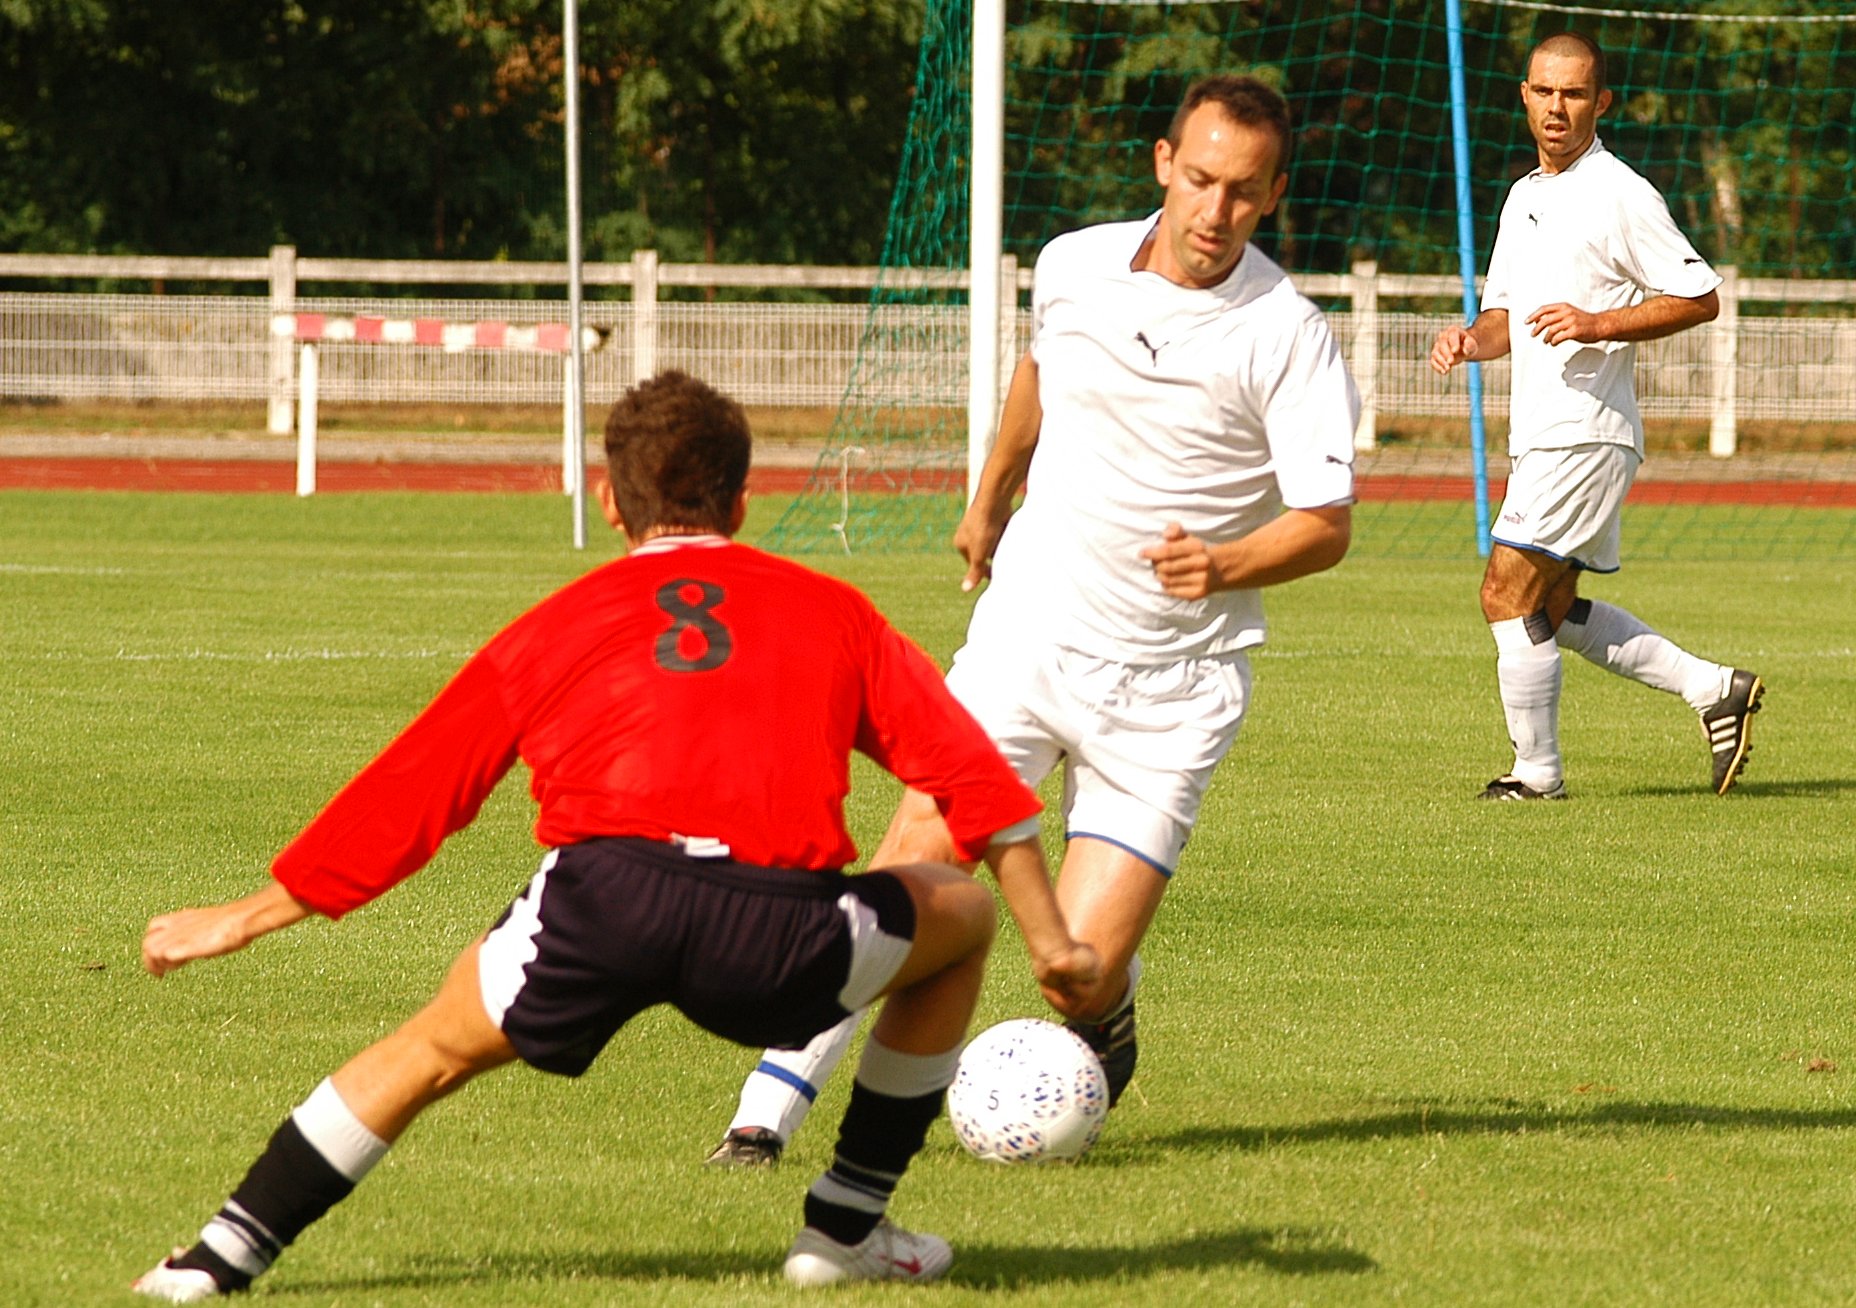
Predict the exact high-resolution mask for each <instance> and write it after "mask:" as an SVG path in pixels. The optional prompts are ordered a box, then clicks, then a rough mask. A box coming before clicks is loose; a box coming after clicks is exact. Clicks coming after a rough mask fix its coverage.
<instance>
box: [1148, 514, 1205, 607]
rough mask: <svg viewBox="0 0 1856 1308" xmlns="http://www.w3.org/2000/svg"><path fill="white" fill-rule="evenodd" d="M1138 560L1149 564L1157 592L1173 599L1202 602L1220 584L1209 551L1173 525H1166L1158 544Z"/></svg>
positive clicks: (1177, 526) (1178, 526)
mask: <svg viewBox="0 0 1856 1308" xmlns="http://www.w3.org/2000/svg"><path fill="white" fill-rule="evenodd" d="M1141 557H1142V558H1144V559H1146V560H1147V561H1148V562H1149V563H1151V564H1153V568H1154V577H1155V578H1156V579H1157V580H1158V581H1159V582H1160V589H1161V590H1164V591H1165V592H1166V593H1167V594H1169V595H1171V596H1172V597H1173V598H1174V599H1186V600H1196V599H1204V598H1205V597H1206V596H1207V595H1209V594H1211V593H1212V592H1213V591H1215V590H1218V589H1220V588H1221V587H1222V584H1223V581H1224V578H1223V576H1222V575H1221V574H1220V573H1219V571H1218V561H1217V560H1216V559H1214V558H1213V557H1212V551H1211V547H1210V546H1209V545H1207V544H1206V543H1205V542H1204V541H1202V540H1200V539H1199V538H1198V537H1197V536H1188V535H1187V534H1186V529H1185V528H1184V527H1182V526H1180V525H1179V524H1178V523H1177V522H1169V523H1167V524H1166V530H1165V531H1163V532H1161V533H1160V543H1159V544H1158V545H1149V546H1148V547H1147V548H1146V549H1144V550H1142V551H1141Z"/></svg>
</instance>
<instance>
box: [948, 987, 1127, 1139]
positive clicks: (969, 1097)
mask: <svg viewBox="0 0 1856 1308" xmlns="http://www.w3.org/2000/svg"><path fill="white" fill-rule="evenodd" d="M947 1115H948V1118H949V1120H950V1121H952V1122H953V1124H954V1134H955V1135H956V1136H958V1137H959V1138H960V1143H961V1144H963V1145H965V1146H966V1148H967V1152H968V1153H970V1154H972V1155H973V1156H974V1157H975V1158H984V1159H986V1160H988V1161H989V1162H995V1163H1041V1162H1047V1161H1049V1160H1051V1159H1054V1158H1061V1159H1074V1158H1081V1157H1082V1156H1083V1154H1084V1153H1085V1152H1087V1151H1088V1149H1089V1146H1090V1145H1092V1144H1094V1143H1095V1142H1096V1135H1097V1134H1098V1133H1099V1132H1100V1131H1101V1130H1102V1122H1103V1119H1105V1118H1106V1117H1107V1116H1108V1078H1107V1077H1105V1076H1104V1075H1103V1074H1102V1064H1101V1063H1100V1062H1099V1061H1098V1060H1097V1058H1096V1056H1095V1053H1094V1051H1093V1050H1091V1049H1090V1048H1089V1046H1088V1045H1086V1044H1084V1043H1083V1041H1082V1038H1081V1037H1080V1036H1078V1035H1077V1034H1076V1033H1075V1032H1073V1031H1066V1030H1065V1029H1064V1028H1063V1027H1060V1026H1058V1025H1057V1024H1056V1023H1054V1022H1045V1021H1041V1020H1039V1019H1038V1018H1035V1017H1021V1018H1017V1019H1015V1020H1013V1021H1010V1022H1001V1023H999V1024H998V1025H997V1026H994V1027H989V1028H987V1029H986V1030H984V1031H982V1032H980V1034H979V1035H977V1036H975V1037H974V1039H973V1042H972V1043H971V1044H969V1045H968V1046H967V1047H966V1049H965V1051H963V1052H962V1053H961V1055H960V1067H959V1070H957V1071H956V1072H955V1073H954V1084H953V1085H952V1086H950V1087H948V1091H947Z"/></svg>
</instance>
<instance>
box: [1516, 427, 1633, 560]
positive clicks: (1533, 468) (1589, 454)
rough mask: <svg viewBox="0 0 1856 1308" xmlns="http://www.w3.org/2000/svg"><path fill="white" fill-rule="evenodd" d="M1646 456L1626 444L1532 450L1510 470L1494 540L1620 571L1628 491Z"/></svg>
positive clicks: (1518, 547) (1520, 458)
mask: <svg viewBox="0 0 1856 1308" xmlns="http://www.w3.org/2000/svg"><path fill="white" fill-rule="evenodd" d="M1641 462H1642V460H1641V459H1639V458H1638V456H1637V451H1635V450H1633V449H1631V448H1630V447H1629V446H1628V445H1600V444H1592V445H1575V446H1573V447H1571V448H1570V449H1563V450H1528V451H1526V452H1525V453H1523V454H1521V455H1520V456H1518V457H1517V458H1516V459H1515V461H1514V466H1513V467H1512V468H1511V469H1510V470H1509V473H1508V492H1507V494H1505V495H1504V496H1503V497H1502V507H1501V512H1500V513H1499V514H1498V515H1497V516H1496V519H1495V529H1494V530H1493V531H1492V532H1490V533H1489V534H1490V538H1491V539H1493V540H1494V541H1496V542H1497V543H1498V544H1501V545H1509V546H1512V547H1513V548H1515V549H1518V550H1539V551H1540V552H1541V553H1542V554H1549V555H1552V556H1553V557H1554V558H1556V559H1560V560H1562V561H1564V562H1567V563H1573V564H1576V565H1578V566H1579V567H1581V568H1584V569H1586V570H1587V571H1590V572H1616V571H1617V570H1618V541H1619V538H1620V524H1621V518H1622V514H1623V512H1624V497H1625V496H1627V495H1629V494H1630V484H1631V482H1632V480H1634V479H1635V477H1636V476H1637V465H1638V464H1639V463H1641Z"/></svg>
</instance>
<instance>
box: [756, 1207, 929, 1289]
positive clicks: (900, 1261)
mask: <svg viewBox="0 0 1856 1308" xmlns="http://www.w3.org/2000/svg"><path fill="white" fill-rule="evenodd" d="M953 1264H954V1251H953V1250H952V1249H950V1248H948V1247H947V1241H946V1240H943V1239H942V1238H941V1237H940V1236H938V1235H917V1234H916V1233H915V1232H913V1231H905V1230H903V1229H902V1228H901V1227H900V1226H892V1225H891V1224H890V1221H889V1219H888V1218H887V1217H885V1218H884V1219H883V1220H882V1221H880V1222H878V1223H877V1224H876V1229H875V1230H874V1231H872V1232H870V1234H869V1235H868V1236H866V1237H864V1240H863V1243H861V1244H839V1243H838V1242H837V1241H836V1240H834V1239H832V1238H831V1237H830V1236H828V1235H826V1234H825V1233H824V1232H823V1231H821V1230H819V1229H818V1228H817V1227H813V1226H807V1227H804V1228H802V1229H801V1230H800V1232H799V1234H798V1236H796V1237H795V1238H794V1240H793V1247H792V1249H791V1250H789V1251H788V1252H787V1255H786V1279H787V1280H788V1281H790V1282H792V1284H794V1285H837V1284H839V1283H841V1282H844V1281H907V1282H910V1283H912V1284H917V1285H919V1284H923V1283H925V1282H928V1281H936V1280H939V1279H940V1278H941V1276H942V1275H943V1274H944V1273H946V1271H947V1269H948V1268H949V1267H951V1266H953Z"/></svg>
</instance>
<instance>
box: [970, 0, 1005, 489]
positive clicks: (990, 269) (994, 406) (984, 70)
mask: <svg viewBox="0 0 1856 1308" xmlns="http://www.w3.org/2000/svg"><path fill="white" fill-rule="evenodd" d="M971 158H972V175H971V185H970V187H969V191H968V195H969V203H970V205H971V210H970V213H969V217H968V233H969V244H968V251H967V268H968V270H969V275H970V277H971V282H970V284H969V287H968V291H967V499H968V500H969V501H970V500H972V498H973V496H974V494H975V493H976V492H977V491H978V490H979V482H980V468H981V467H982V466H983V465H984V464H985V462H986V455H987V452H988V451H989V450H991V448H992V438H993V432H994V430H995V429H996V428H997V427H998V423H999V378H1000V376H1001V368H1000V362H999V349H1000V335H1001V333H1000V331H999V315H1000V304H1001V298H1002V297H1001V295H1000V286H999V281H1000V278H999V256H1000V254H1001V253H1002V252H1003V249H1004V243H1005V242H1004V229H1005V202H1004V186H1005V0H973V149H972V152H971ZM1013 294H1014V295H1016V294H1017V291H1016V288H1014V291H1013Z"/></svg>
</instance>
